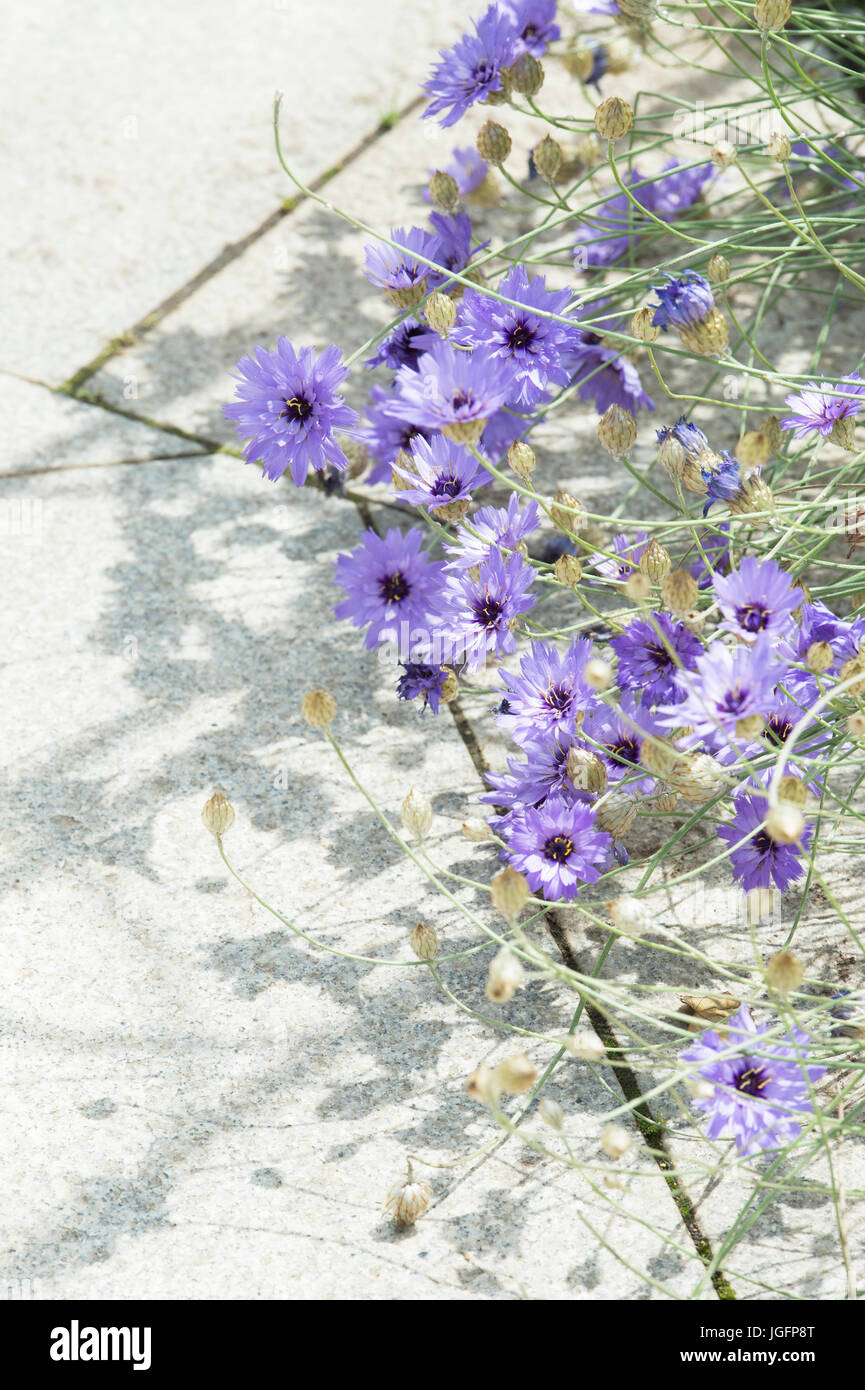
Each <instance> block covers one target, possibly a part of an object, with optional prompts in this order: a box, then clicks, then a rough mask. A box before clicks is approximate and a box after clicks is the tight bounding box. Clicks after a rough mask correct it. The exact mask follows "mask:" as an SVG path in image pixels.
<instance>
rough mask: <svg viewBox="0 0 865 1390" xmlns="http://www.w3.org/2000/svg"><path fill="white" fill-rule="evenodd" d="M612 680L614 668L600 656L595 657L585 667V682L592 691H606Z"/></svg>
mask: <svg viewBox="0 0 865 1390" xmlns="http://www.w3.org/2000/svg"><path fill="white" fill-rule="evenodd" d="M612 679H613V668H612V666H611V665H610V663H609V662H608V661H602V660H601V658H600V657H599V656H593V657H592V659H591V661H587V662H586V664H585V666H584V667H583V681H584V682H585V684H586V685H587V686H588V687H589V689H590V690H606V688H607V686H608V685H609V684H610V681H611V680H612Z"/></svg>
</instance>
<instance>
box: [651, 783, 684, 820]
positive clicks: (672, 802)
mask: <svg viewBox="0 0 865 1390" xmlns="http://www.w3.org/2000/svg"><path fill="white" fill-rule="evenodd" d="M678 801H679V793H678V792H677V791H676V790H675V789H674V788H673V787H665V786H662V787H661V790H660V791H659V792H658V793H657V794H656V795H655V796H654V797H653V798H652V805H653V806H654V808H655V810H656V811H662V812H663V813H664V814H666V815H668V814H669V813H670V811H675V809H676V806H677V804H678Z"/></svg>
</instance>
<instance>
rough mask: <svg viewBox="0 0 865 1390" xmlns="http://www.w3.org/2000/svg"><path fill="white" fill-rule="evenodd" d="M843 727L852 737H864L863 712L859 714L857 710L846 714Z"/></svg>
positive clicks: (864, 720)
mask: <svg viewBox="0 0 865 1390" xmlns="http://www.w3.org/2000/svg"><path fill="white" fill-rule="evenodd" d="M845 727H846V729H847V732H848V734H850V735H852V737H853V738H865V714H861V713H860V712H859V711H858V710H856V711H855V713H853V714H848V716H847V719H846V723H845Z"/></svg>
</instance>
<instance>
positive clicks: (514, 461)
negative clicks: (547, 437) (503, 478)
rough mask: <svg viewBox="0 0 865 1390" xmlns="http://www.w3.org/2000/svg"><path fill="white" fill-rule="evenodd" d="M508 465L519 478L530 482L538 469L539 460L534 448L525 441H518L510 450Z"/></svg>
mask: <svg viewBox="0 0 865 1390" xmlns="http://www.w3.org/2000/svg"><path fill="white" fill-rule="evenodd" d="M508 463H509V464H510V466H511V468H512V469H513V470H514V472H515V473H516V475H517V477H518V478H522V479H524V481H525V482H529V481H530V480H531V476H532V474H533V473H534V471H535V468H536V467H537V463H538V460H537V458H536V456H535V451H534V449H533V448H532V446H531V445H530V444H526V443H525V441H524V440H522V439H518V440H517V442H516V444H512V445H511V447H510V448H509V449H508Z"/></svg>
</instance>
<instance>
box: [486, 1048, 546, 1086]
mask: <svg viewBox="0 0 865 1390" xmlns="http://www.w3.org/2000/svg"><path fill="white" fill-rule="evenodd" d="M493 1075H494V1077H495V1080H496V1082H497V1083H498V1085H499V1086H500V1087H501V1089H502V1090H503V1091H505V1092H506V1093H507V1094H508V1095H509V1096H521V1095H523V1093H524V1092H525V1091H530V1090H531V1089H532V1087H533V1086H534V1084H535V1082H536V1081H537V1079H538V1073H537V1069H536V1068H535V1065H534V1063H533V1062H530V1061H529V1059H528V1057H526V1056H525V1055H524V1054H522V1053H521V1054H520V1055H519V1056H518V1057H506V1058H505V1060H504V1061H503V1062H499V1064H498V1066H497V1067H496V1068H495V1071H494V1073H493Z"/></svg>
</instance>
